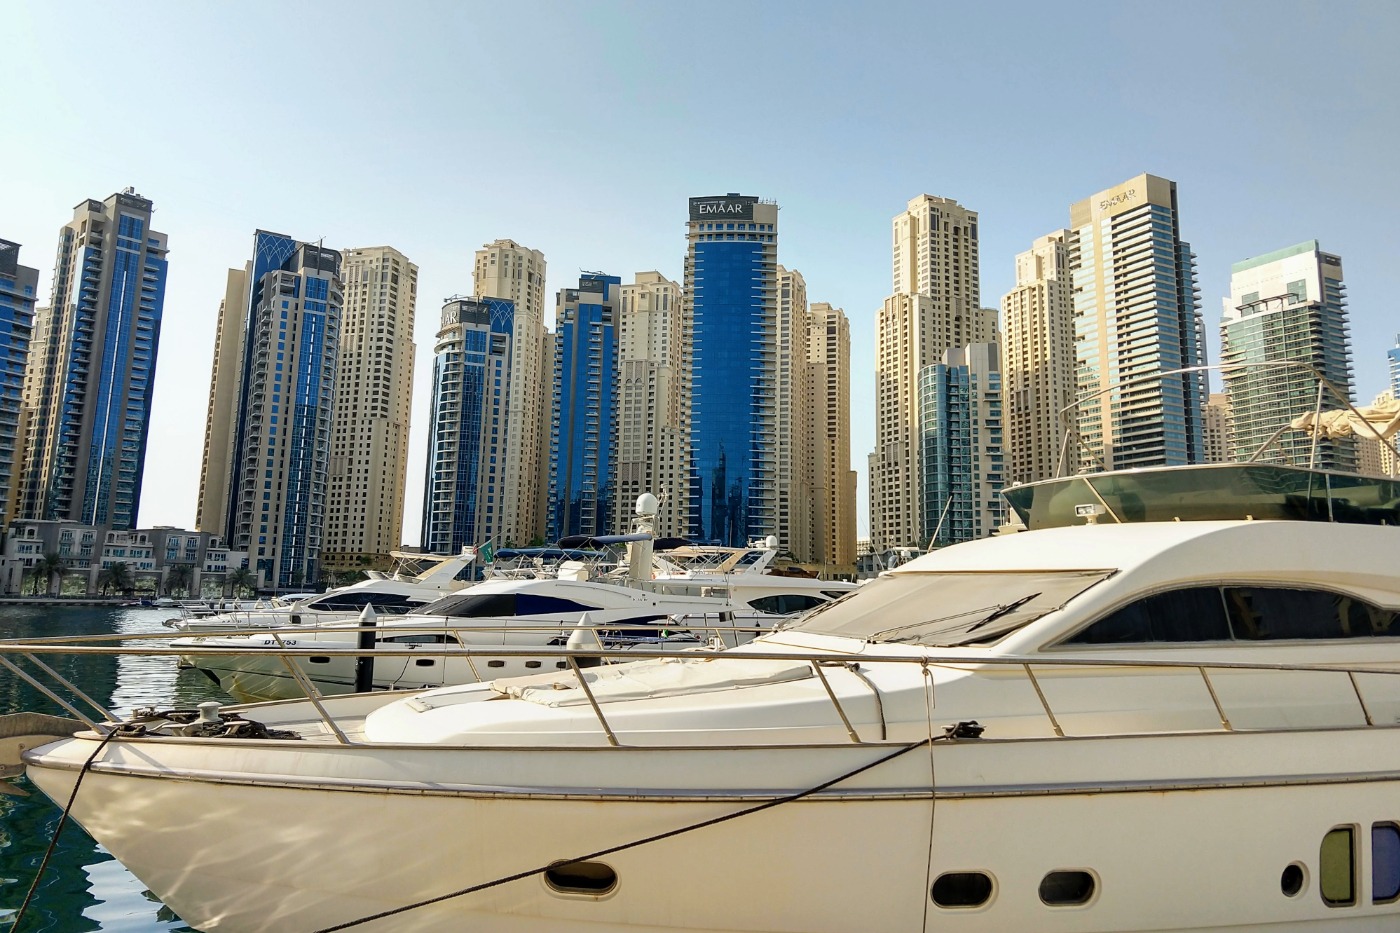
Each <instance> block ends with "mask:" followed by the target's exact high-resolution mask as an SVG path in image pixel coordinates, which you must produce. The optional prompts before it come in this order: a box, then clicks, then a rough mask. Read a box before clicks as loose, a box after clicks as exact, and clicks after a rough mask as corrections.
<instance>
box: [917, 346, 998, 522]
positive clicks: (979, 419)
mask: <svg viewBox="0 0 1400 933" xmlns="http://www.w3.org/2000/svg"><path fill="white" fill-rule="evenodd" d="M919 428H920V430H919V434H920V448H921V450H920V454H921V456H920V461H921V463H920V475H919V481H920V487H921V491H922V496H921V501H922V504H923V510H922V515H921V519H922V521H921V526H922V529H923V539H924V541H926V542H929V543H930V544H931V545H932V546H933V547H943V546H945V545H948V544H957V543H958V542H961V541H971V540H974V539H976V538H981V537H985V536H986V535H989V534H991V533H993V532H994V531H996V529H997V526H998V525H999V524H1001V522H1002V521H1003V517H1004V506H1003V504H1002V501H1001V489H1002V486H1004V485H1005V466H1004V462H1003V461H1004V455H1003V450H1002V396H1001V372H1000V370H999V350H998V348H997V346H996V344H974V345H972V346H969V347H967V348H965V349H962V350H949V351H947V352H946V353H945V354H944V358H943V362H942V363H938V364H935V365H933V366H926V367H924V368H923V369H922V370H921V371H920V372H919Z"/></svg>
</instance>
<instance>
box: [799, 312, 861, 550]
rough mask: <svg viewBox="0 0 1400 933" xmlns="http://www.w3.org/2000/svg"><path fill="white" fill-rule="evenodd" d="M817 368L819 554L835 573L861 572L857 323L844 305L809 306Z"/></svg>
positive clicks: (813, 411) (810, 356) (813, 429)
mask: <svg viewBox="0 0 1400 933" xmlns="http://www.w3.org/2000/svg"><path fill="white" fill-rule="evenodd" d="M807 361H808V366H809V368H810V370H811V373H812V377H811V385H812V404H811V406H810V409H809V411H810V416H811V420H810V425H811V426H810V428H809V430H808V431H807V434H808V436H809V437H810V438H811V439H812V446H813V448H814V449H813V456H812V465H813V474H814V477H815V483H814V486H813V501H814V509H813V512H814V521H813V525H814V528H813V538H814V540H815V553H814V554H813V555H812V563H814V564H820V565H822V566H823V568H824V569H827V570H828V571H829V572H830V573H832V574H841V575H847V574H849V575H852V576H854V574H855V563H856V472H855V470H852V469H851V325H850V322H849V321H847V319H846V314H845V312H844V311H842V310H841V309H840V308H833V307H832V306H831V305H829V304H827V303H826V302H816V303H814V304H812V305H811V307H810V309H809V311H808V322H807Z"/></svg>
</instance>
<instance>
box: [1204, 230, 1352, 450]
mask: <svg viewBox="0 0 1400 933" xmlns="http://www.w3.org/2000/svg"><path fill="white" fill-rule="evenodd" d="M1220 336H1221V360H1222V361H1223V362H1224V363H1225V365H1226V368H1225V369H1224V371H1223V375H1224V380H1225V389H1226V391H1227V392H1229V393H1230V405H1231V422H1230V424H1231V434H1230V449H1231V459H1234V460H1248V459H1249V458H1250V457H1251V456H1252V455H1253V454H1254V453H1255V451H1256V450H1257V449H1258V448H1259V447H1260V446H1261V445H1263V444H1264V443H1265V442H1268V441H1269V439H1270V437H1272V435H1273V434H1274V433H1275V432H1277V431H1278V430H1279V428H1281V427H1283V426H1284V424H1286V423H1287V422H1288V421H1290V420H1292V419H1293V418H1295V417H1297V416H1298V415H1301V414H1304V413H1306V412H1310V411H1313V410H1314V408H1316V406H1317V393H1318V380H1317V376H1316V375H1314V373H1313V370H1315V371H1316V372H1317V373H1318V374H1320V375H1321V376H1322V377H1323V378H1324V379H1326V380H1327V381H1328V382H1329V383H1331V385H1332V386H1334V387H1335V388H1336V390H1337V391H1338V392H1340V393H1342V394H1343V395H1344V396H1345V399H1339V398H1336V397H1334V396H1332V395H1331V393H1330V392H1329V393H1328V394H1326V395H1324V396H1323V405H1324V407H1328V408H1338V407H1341V406H1342V405H1343V404H1344V402H1347V401H1351V400H1352V370H1351V336H1350V333H1349V330H1348V326H1347V309H1346V285H1345V284H1343V281H1342V260H1341V257H1339V256H1335V255H1333V254H1332V253H1325V252H1323V251H1322V249H1321V248H1320V247H1319V246H1318V243H1317V241H1316V240H1308V241H1306V242H1304V243H1298V244H1296V245H1294V246H1290V247H1287V248H1285V249H1280V250H1275V251H1274V252H1272V253H1266V254H1264V255H1263V256H1257V257H1255V258H1253V259H1246V260H1245V261H1243V262H1237V263H1235V264H1234V265H1233V266H1231V267H1230V297H1229V298H1227V299H1225V301H1224V316H1223V318H1222V321H1221V325H1220ZM1285 360H1287V361H1293V362H1298V363H1305V364H1307V366H1308V367H1310V368H1311V369H1305V368H1302V367H1286V366H1241V365H1239V364H1246V363H1264V362H1277V361H1285ZM1356 456H1357V454H1356V441H1355V439H1354V438H1351V437H1346V438H1338V439H1319V440H1318V441H1317V442H1316V443H1315V444H1314V441H1313V438H1312V436H1311V435H1309V434H1305V433H1302V432H1298V431H1285V432H1283V434H1281V435H1279V436H1278V437H1276V438H1274V439H1273V441H1272V442H1271V443H1270V444H1269V447H1268V449H1267V450H1265V451H1264V452H1263V453H1262V454H1260V456H1259V459H1260V460H1261V461H1264V462H1275V463H1291V464H1294V465H1297V466H1307V465H1309V464H1314V465H1316V466H1318V467H1321V468H1324V469H1337V470H1348V471H1355V470H1356V467H1357V460H1356ZM1314 458H1315V459H1314Z"/></svg>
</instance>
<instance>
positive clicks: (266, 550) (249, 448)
mask: <svg viewBox="0 0 1400 933" xmlns="http://www.w3.org/2000/svg"><path fill="white" fill-rule="evenodd" d="M343 300H344V299H343V296H342V293H341V281H340V254H339V253H338V252H336V251H335V250H331V249H325V248H324V247H321V246H318V245H316V244H314V243H303V242H298V241H297V240H294V239H292V238H291V237H289V236H285V235H283V234H280V233H269V232H267V231H266V230H259V231H257V233H256V234H255V235H254V237H253V258H252V260H251V261H249V262H248V263H247V264H246V265H245V266H244V268H242V269H230V270H229V273H228V281H227V287H226V289H225V296H224V301H223V304H222V305H221V306H220V308H219V324H218V333H217V335H216V337H215V343H214V367H213V375H212V378H211V384H210V391H209V414H208V420H207V423H206V427H205V445H204V446H205V461H204V471H203V475H202V477H201V480H200V503H199V511H198V518H197V520H198V523H199V526H200V527H199V530H200V531H210V532H215V533H217V534H220V535H222V536H223V538H224V540H225V542H226V543H228V544H229V546H230V547H231V548H232V549H234V550H239V551H246V552H247V553H248V561H249V567H250V569H252V570H253V571H254V572H255V573H256V574H257V576H258V581H259V586H264V587H274V588H279V589H282V588H288V587H301V586H307V585H311V584H314V583H316V582H317V581H318V578H319V576H320V568H321V548H322V544H323V536H324V533H325V522H326V495H327V485H328V475H329V470H330V456H331V419H332V413H333V406H334V400H335V396H336V375H337V364H338V362H339V355H340V326H341V307H342V304H343Z"/></svg>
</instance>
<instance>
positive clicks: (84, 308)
mask: <svg viewBox="0 0 1400 933" xmlns="http://www.w3.org/2000/svg"><path fill="white" fill-rule="evenodd" d="M153 209H154V208H153V206H152V204H151V202H150V201H149V200H147V199H146V198H143V197H141V196H140V195H139V194H137V193H136V192H135V191H133V190H132V189H131V188H127V189H126V190H125V191H124V192H122V193H121V194H114V195H112V196H111V197H109V198H107V200H105V201H84V202H82V203H81V204H79V205H78V206H77V207H76V208H74V211H73V219H72V220H71V221H70V222H69V223H67V224H66V225H64V227H63V228H62V229H61V230H60V231H59V243H58V257H57V259H56V260H55V262H54V281H53V292H52V295H51V296H50V300H49V307H48V309H47V310H46V311H45V313H44V314H43V315H42V316H36V319H35V322H34V332H35V337H36V339H35V341H34V343H33V345H32V346H31V347H30V354H29V364H28V368H27V370H26V373H25V390H24V406H25V408H27V409H29V410H30V411H31V412H32V418H33V420H32V422H31V425H30V430H29V441H28V444H27V449H26V453H25V467H24V477H23V491H22V497H23V501H22V505H21V508H20V511H21V515H22V517H25V518H35V519H66V520H70V521H80V522H84V523H85V524H89V525H105V526H108V527H110V528H114V529H120V530H125V529H130V528H134V527H136V510H137V507H138V506H139V504H140V501H141V476H142V470H143V468H144V466H145V458H146V438H147V435H148V433H149V431H150V420H151V390H152V387H153V384H154V379H155V369H156V354H157V351H158V349H159V346H160V324H161V314H162V312H163V309H164V305H165V274H166V259H165V257H166V252H167V247H166V237H165V234H163V233H157V232H156V231H154V230H152V229H151V228H150V225H151V212H152V210H153Z"/></svg>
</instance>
